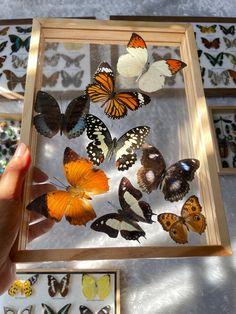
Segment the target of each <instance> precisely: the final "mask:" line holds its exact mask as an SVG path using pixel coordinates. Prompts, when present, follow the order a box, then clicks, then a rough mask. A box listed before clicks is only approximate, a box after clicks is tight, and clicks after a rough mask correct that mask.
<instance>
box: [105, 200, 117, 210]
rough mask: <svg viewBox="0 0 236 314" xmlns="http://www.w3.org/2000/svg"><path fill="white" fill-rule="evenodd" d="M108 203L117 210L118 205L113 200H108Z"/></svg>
mask: <svg viewBox="0 0 236 314" xmlns="http://www.w3.org/2000/svg"><path fill="white" fill-rule="evenodd" d="M107 203H108V204H110V205H111V206H112V207H113V208H115V209H116V210H117V207H116V206H115V205H114V204H112V202H110V201H108V202H107Z"/></svg>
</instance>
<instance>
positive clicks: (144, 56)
mask: <svg viewBox="0 0 236 314" xmlns="http://www.w3.org/2000/svg"><path fill="white" fill-rule="evenodd" d="M127 51H128V54H125V55H122V56H120V57H119V59H118V63H117V71H118V72H119V74H121V75H122V76H124V77H136V76H140V75H141V74H142V73H143V70H144V68H145V65H146V63H147V60H148V53H147V46H146V43H145V41H144V40H143V38H142V37H141V36H140V35H138V34H136V33H133V34H132V35H131V38H130V40H129V43H128V45H127Z"/></svg>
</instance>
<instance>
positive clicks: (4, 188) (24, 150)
mask: <svg viewBox="0 0 236 314" xmlns="http://www.w3.org/2000/svg"><path fill="white" fill-rule="evenodd" d="M29 165H30V152H29V149H28V147H27V146H26V145H25V144H24V143H20V144H19V145H18V147H17V149H16V151H15V154H14V156H13V157H12V159H11V160H10V162H9V163H8V165H7V167H6V169H5V171H4V173H3V174H2V176H1V179H0V199H2V200H4V199H5V200H18V199H19V198H20V195H21V189H22V184H23V181H24V177H25V174H26V172H27V170H28V168H29Z"/></svg>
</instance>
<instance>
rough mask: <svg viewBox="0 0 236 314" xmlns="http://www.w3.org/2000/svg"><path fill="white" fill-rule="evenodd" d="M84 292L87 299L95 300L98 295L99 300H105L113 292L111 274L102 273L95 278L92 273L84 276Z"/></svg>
mask: <svg viewBox="0 0 236 314" xmlns="http://www.w3.org/2000/svg"><path fill="white" fill-rule="evenodd" d="M82 292H83V295H84V296H85V298H86V299H87V300H90V301H91V300H94V299H95V298H96V297H98V299H99V300H105V299H106V298H107V297H108V295H109V294H110V292H111V277H110V275H108V274H106V275H102V276H100V277H99V278H95V277H94V276H93V275H90V274H83V276H82Z"/></svg>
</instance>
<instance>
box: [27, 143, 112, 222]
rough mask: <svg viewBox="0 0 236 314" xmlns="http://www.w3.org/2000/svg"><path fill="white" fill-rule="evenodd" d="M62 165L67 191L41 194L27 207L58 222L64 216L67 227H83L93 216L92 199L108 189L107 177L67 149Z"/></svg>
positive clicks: (86, 160)
mask: <svg viewBox="0 0 236 314" xmlns="http://www.w3.org/2000/svg"><path fill="white" fill-rule="evenodd" d="M63 164H64V173H65V176H66V178H67V181H68V182H69V184H70V185H69V186H68V187H67V189H66V191H60V190H59V191H52V192H48V193H46V194H43V195H41V196H39V197H38V198H36V199H35V200H33V201H32V202H31V203H30V204H28V205H27V207H26V208H27V209H29V210H34V211H36V212H38V213H40V214H41V215H44V216H45V217H47V218H52V219H54V220H56V221H57V222H58V221H60V220H61V219H62V217H63V215H65V218H66V219H67V220H68V221H69V223H70V224H72V225H85V224H86V223H87V222H88V221H90V220H92V219H94V218H95V217H96V213H95V212H94V210H93V208H92V205H91V203H90V200H91V196H93V195H97V194H103V193H106V192H107V191H108V190H109V186H108V178H107V176H106V175H105V173H104V172H103V171H102V170H100V169H95V168H93V163H92V162H91V161H89V160H88V159H85V158H83V157H81V156H79V155H78V154H77V153H76V152H74V151H73V150H72V149H71V148H69V147H67V148H66V149H65V152H64V160H63Z"/></svg>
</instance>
